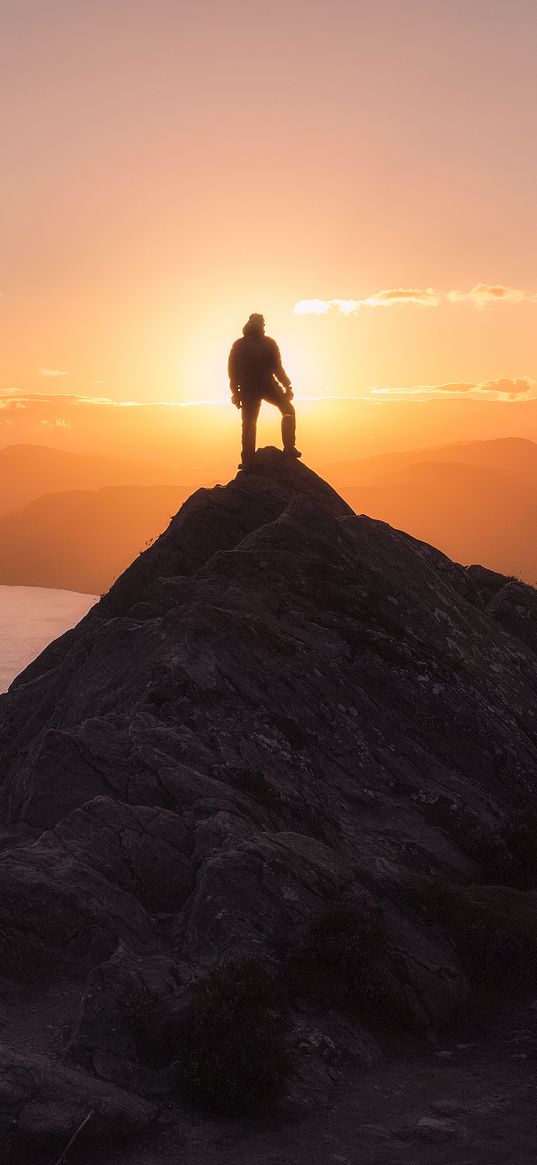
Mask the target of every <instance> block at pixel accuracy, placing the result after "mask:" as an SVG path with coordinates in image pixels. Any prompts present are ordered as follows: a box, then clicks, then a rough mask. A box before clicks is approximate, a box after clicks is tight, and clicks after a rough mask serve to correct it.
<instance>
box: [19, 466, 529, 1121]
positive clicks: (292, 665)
mask: <svg viewBox="0 0 537 1165" xmlns="http://www.w3.org/2000/svg"><path fill="white" fill-rule="evenodd" d="M490 574H491V572H483V571H481V572H480V568H469V569H468V570H465V569H463V568H462V567H460V566H458V565H456V564H454V563H452V562H450V561H449V560H448V559H447V558H445V557H444V556H443V555H442V554H441V553H440V552H438V551H436V550H434V549H433V548H432V547H430V546H427V545H425V544H423V543H420V542H417V541H415V540H414V539H412V538H410V537H409V536H407V535H406V534H403V533H401V532H400V531H397V530H394V529H392V528H391V527H389V526H386V525H384V524H383V523H381V522H377V521H372V520H370V519H368V518H366V517H363V516H361V517H358V516H356V515H355V514H354V513H353V512H352V511H351V510H350V509H349V507H348V506H347V505H346V504H345V503H344V502H343V501H342V499H341V498H340V497H339V496H338V495H337V494H336V493H334V491H333V490H332V489H331V488H330V487H329V486H328V485H327V484H326V483H325V482H323V481H322V480H321V479H320V478H318V477H317V476H316V475H315V474H313V473H312V472H311V471H309V470H308V469H307V468H306V467H305V466H303V465H301V464H298V463H295V462H294V461H290V460H288V459H286V458H284V457H283V455H282V454H279V453H277V452H276V450H271V449H266V450H261V451H260V452H259V453H258V454H257V457H256V461H255V464H254V466H253V467H252V469H251V470H250V471H249V472H248V473H241V474H239V475H238V476H237V478H236V479H235V480H234V481H232V482H231V483H230V484H229V485H227V486H226V487H221V486H217V487H215V488H214V489H211V490H199V491H198V492H197V493H196V494H194V495H193V497H191V498H190V499H189V501H188V502H186V504H185V505H184V506H183V507H182V509H181V510H180V511H179V513H178V514H177V516H176V517H175V518H174V519H173V521H172V523H171V525H170V527H169V528H168V530H167V531H166V533H165V534H164V535H162V537H161V538H160V539H159V540H158V542H157V543H156V544H155V545H154V546H152V547H151V548H150V549H149V550H148V551H146V553H145V554H143V555H142V556H140V557H139V558H138V559H137V560H136V561H135V562H134V563H133V565H132V566H131V567H130V568H129V570H127V571H126V573H125V574H124V575H123V576H122V577H121V578H120V579H119V580H118V582H117V583H116V584H115V585H114V587H113V588H112V590H111V591H110V592H109V593H108V594H107V595H106V596H105V597H104V598H103V599H102V601H101V602H100V603H99V604H98V606H96V607H95V608H93V609H92V610H91V611H90V613H89V614H88V615H87V616H86V618H85V619H84V620H83V621H82V622H81V623H80V624H79V625H78V627H77V628H75V629H74V630H73V631H71V632H68V633H67V634H66V635H65V636H63V637H62V639H60V640H58V641H56V642H55V643H54V644H52V645H51V646H50V647H49V648H47V649H46V651H45V652H43V654H42V655H41V656H40V657H39V659H37V660H36V661H35V662H34V663H33V664H31V665H30V667H29V668H27V669H26V671H25V672H24V673H23V674H22V675H21V676H19V677H18V679H17V680H16V681H15V683H14V684H13V686H12V688H11V690H10V692H9V693H8V694H7V695H6V696H3V697H1V698H0V765H1V769H0V775H1V778H2V785H1V793H0V798H1V800H0V811H1V820H2V825H3V827H4V828H5V831H6V833H5V836H6V839H7V840H6V843H5V845H4V846H3V847H1V848H3V852H2V853H1V854H0V884H1V889H2V892H1V896H0V954H1V962H2V973H4V974H5V975H7V976H9V977H11V978H13V979H15V980H19V981H21V982H26V983H28V981H29V980H31V979H32V977H34V976H41V977H43V976H45V982H46V975H47V974H52V972H53V971H54V972H57V970H58V968H61V969H62V973H64V974H65V975H67V976H84V975H86V974H89V980H88V986H87V988H86V989H85V990H82V992H81V994H82V995H83V998H82V1001H81V1008H80V1015H79V1018H78V1021H77V1023H76V1024H75V1025H74V1028H73V1030H72V1031H71V1032H70V1034H69V1039H68V1047H67V1051H66V1053H65V1054H66V1055H67V1057H68V1059H69V1060H70V1061H71V1062H72V1061H73V1059H75V1060H77V1061H78V1062H79V1063H82V1064H83V1065H84V1069H85V1071H89V1072H90V1073H93V1077H92V1078H94V1077H97V1076H98V1077H100V1078H101V1083H100V1084H99V1087H103V1086H104V1085H103V1084H102V1080H104V1079H106V1080H108V1081H109V1082H112V1084H115V1085H117V1084H120V1085H122V1086H125V1087H128V1088H134V1087H136V1086H138V1087H145V1086H146V1085H147V1080H148V1069H147V1064H146V1065H145V1067H144V1071H143V1072H142V1070H141V1069H140V1075H139V1076H137V1066H136V1065H137V1057H138V1056H139V1054H140V1055H141V1053H140V1038H139V1032H138V1036H137V1037H136V1038H135V1037H134V1036H133V1028H132V1024H130V1021H131V1019H132V1000H133V999H134V1000H135V1001H137V1007H138V1004H139V1005H140V1006H139V1007H138V1011H139V1010H140V1008H141V1007H142V1003H143V1004H144V1006H146V1012H145V1013H144V1014H151V1015H154V1019H155V1024H156V1025H157V1026H158V1025H159V1024H160V1027H161V1029H162V1032H163V1033H165V1031H166V1029H167V1028H168V1030H172V1029H173V1031H177V1033H178V1035H177V1039H178V1040H180V1032H181V1015H182V1013H183V1011H184V1008H185V1006H186V1005H187V1004H186V1003H185V1001H187V1000H188V994H189V991H190V990H191V984H192V982H193V981H195V979H196V978H197V977H198V976H199V975H200V974H201V973H203V972H204V971H206V970H207V969H209V968H210V967H211V966H213V965H215V964H217V963H218V962H219V961H221V960H222V959H223V958H225V957H229V956H233V957H234V958H239V957H240V958H245V959H255V960H257V961H258V962H260V963H262V964H263V966H265V967H267V968H270V969H271V970H272V972H273V973H274V974H280V973H281V970H282V967H285V966H286V960H287V959H288V952H289V949H290V948H291V947H292V946H293V944H294V943H296V942H300V941H301V939H300V936H301V935H302V934H303V933H304V928H307V927H308V925H310V923H311V921H312V920H314V919H315V918H317V917H318V916H319V915H320V914H322V912H323V911H324V912H327V911H328V912H329V911H330V910H333V909H334V908H335V907H336V906H337V904H339V903H340V902H342V901H343V900H344V901H346V902H352V903H355V904H356V903H358V905H359V909H360V910H362V911H363V909H365V907H364V903H366V905H367V910H368V911H372V912H373V913H374V912H381V914H382V927H383V944H384V945H383V950H384V952H385V962H386V965H385V966H383V975H384V978H383V980H382V982H383V991H384V993H385V994H386V990H387V988H386V982H388V981H389V984H391V986H390V991H391V992H392V996H393V990H394V988H393V984H394V983H397V984H398V993H399V997H400V998H399V1001H400V1002H401V1001H403V1003H404V1009H405V1012H406V1013H408V1014H409V1015H411V1016H412V1017H413V1022H414V1024H415V1026H416V1027H417V1028H419V1029H422V1030H424V1031H426V1030H427V1029H428V1028H433V1029H434V1028H435V1027H436V1026H437V1025H440V1024H444V1023H446V1022H449V1020H450V1019H452V1018H454V1017H456V1015H457V1014H458V1008H459V1007H460V1000H461V997H462V996H464V993H465V991H466V990H467V982H466V976H465V971H464V968H463V966H462V965H461V962H460V960H459V958H458V957H457V955H456V953H455V951H454V949H453V946H452V944H451V943H450V942H449V940H448V939H447V938H446V936H445V934H443V933H442V931H441V930H440V929H436V928H431V927H430V926H429V925H428V924H427V921H426V919H425V918H424V916H423V914H420V911H419V910H416V909H413V908H411V907H409V906H408V905H407V904H406V899H405V896H404V894H403V895H402V894H401V887H402V886H403V885H406V884H407V882H408V880H409V879H412V878H413V877H415V876H419V875H422V874H428V875H436V876H438V875H440V876H442V877H444V878H446V879H449V880H450V881H452V882H455V883H456V882H466V883H472V882H480V881H481V882H482V881H484V880H485V879H486V875H485V873H484V870H483V868H482V867H481V865H480V858H479V852H478V847H476V842H475V838H476V829H477V830H478V831H481V833H482V834H483V836H485V835H487V836H488V835H490V834H492V833H494V831H498V830H501V828H502V827H503V826H504V825H505V823H506V822H508V821H510V820H511V819H512V818H513V816H516V815H517V814H520V813H523V812H526V811H527V810H528V808H533V806H534V805H535V800H536V780H535V773H536V771H537V710H536V709H537V701H536V695H537V655H536V654H535V653H536V650H537V633H536V631H535V626H536V612H537V607H536V603H537V600H536V597H535V592H534V591H533V590H532V588H530V587H525V586H522V584H519V583H516V582H514V580H509V579H502V577H501V576H498V575H494V576H491V577H489V576H490ZM453 822H456V823H457V824H456V827H454V825H453ZM375 957H376V956H375ZM386 976H387V978H386ZM392 996H390V997H392ZM129 1000H130V1002H129ZM140 1001H141V1002H140ZM147 1009H149V1010H147ZM340 1010H341V1009H340ZM314 1012H315V1015H314ZM329 1012H330V1008H329V1007H328V1005H327V1004H326V1000H325V1001H324V1002H322V1001H321V1002H318V1003H317V1004H315V1003H314V1002H312V1001H311V1000H310V1001H309V1002H306V1003H304V1001H302V1002H300V1001H299V1002H298V1003H297V1002H296V1001H295V1002H293V1004H292V1007H291V1019H290V1025H291V1029H292V1031H294V1033H295V1035H294V1036H293V1035H291V1037H290V1039H291V1043H292V1042H293V1039H295V1044H296V1033H297V1032H298V1031H299V1030H300V1032H301V1033H302V1034H301V1041H300V1046H301V1048H302V1049H304V1048H305V1047H307V1046H309V1045H308V1038H307V1033H306V1035H304V1031H305V1028H307V1027H308V1022H309V1020H308V1016H310V1017H311V1025H312V1026H311V1030H312V1031H313V1030H314V1031H315V1033H317V1034H316V1036H315V1039H312V1040H311V1041H310V1044H311V1049H312V1051H311V1057H310V1058H312V1059H315V1054H316V1053H315V1047H319V1046H320V1045H321V1044H322V1042H323V1039H328V1040H331V1041H332V1043H333V1036H334V1033H335V1032H338V1031H340V1030H341V1026H342V1022H343V1021H342V1020H341V1017H339V1018H338V1017H337V1016H332V1019H331V1018H330V1015H329ZM332 1021H333V1022H332ZM352 1022H353V1024H354V1029H353V1030H354V1037H353V1036H352V1034H349V1022H348V1018H347V1020H345V1023H344V1025H343V1026H344V1027H345V1033H346V1035H345V1041H344V1042H345V1044H346V1046H351V1045H352V1044H353V1039H354V1044H355V1045H356V1047H357V1048H358V1049H364V1051H363V1057H362V1059H363V1062H364V1063H370V1062H371V1060H372V1059H374V1057H375V1055H376V1054H378V1043H377V1042H376V1041H377V1039H378V1031H376V1029H375V1025H374V1023H372V1024H369V1023H368V1014H367V1007H365V1008H364V1007H362V1008H361V1010H360V1009H358V1013H356V1014H355V1015H354V1019H353V1021H352ZM129 1024H130V1027H129ZM331 1024H332V1026H331ZM174 1025H175V1027H174ZM351 1026H352V1025H351ZM136 1030H137V1031H138V1029H136ZM323 1032H324V1033H325V1035H323V1034H322V1033H323ZM114 1033H115V1034H114ZM319 1033H321V1034H320V1035H319ZM330 1033H332V1034H330ZM116 1037H117V1038H116ZM317 1037H318V1038H317ZM163 1038H164V1037H163ZM142 1042H143V1041H142ZM375 1049H377V1051H375ZM7 1054H8V1053H7V1052H6V1055H7ZM9 1054H10V1055H11V1052H10V1053H9ZM176 1054H177V1055H178V1056H180V1048H178V1049H177V1050H176ZM356 1055H357V1057H358V1059H360V1052H357V1053H356ZM157 1059H158V1057H157ZM171 1060H173V1055H172V1053H170V1055H169V1056H168V1061H171ZM165 1061H166V1056H165V1055H164V1054H163V1056H162V1058H161V1062H160V1063H158V1064H157V1065H156V1067H155V1065H154V1067H155V1072H156V1074H157V1075H158V1073H159V1072H160V1073H161V1075H162V1071H163V1070H164V1069H163V1063H164V1062H165ZM34 1069H35V1071H37V1069H36V1068H35V1066H33V1067H32V1071H34ZM51 1070H52V1069H51ZM40 1071H41V1069H40ZM57 1071H58V1072H59V1073H61V1072H68V1071H71V1069H70V1068H69V1069H67V1068H63V1067H61V1069H60V1067H58V1069H57ZM58 1079H60V1076H58ZM112 1084H111V1085H110V1086H112ZM55 1087H56V1085H55ZM96 1087H97V1085H96ZM47 1103H48V1102H47ZM1 1104H2V1101H1V1098H0V1109H1ZM82 1107H84V1106H83V1105H82ZM77 1116H78V1110H77ZM21 1120H22V1118H21ZM67 1123H69V1122H67ZM67 1123H66V1124H65V1128H66V1129H67ZM22 1124H24V1128H25V1130H26V1132H27V1126H28V1121H27V1119H26V1117H25V1118H24V1120H22ZM21 1127H22V1125H21Z"/></svg>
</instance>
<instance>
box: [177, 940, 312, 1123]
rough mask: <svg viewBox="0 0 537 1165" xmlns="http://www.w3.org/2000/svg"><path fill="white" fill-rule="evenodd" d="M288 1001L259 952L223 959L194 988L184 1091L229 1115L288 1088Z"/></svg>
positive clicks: (184, 1045)
mask: <svg viewBox="0 0 537 1165" xmlns="http://www.w3.org/2000/svg"><path fill="white" fill-rule="evenodd" d="M285 1027H286V1006H285V999H284V998H283V997H282V994H281V992H280V991H279V989H278V986H277V984H276V983H275V981H274V979H273V978H272V976H271V975H269V974H268V973H267V972H266V971H265V970H264V969H263V968H262V967H261V966H259V964H258V963H256V962H255V961H254V960H253V959H245V960H242V961H228V962H226V963H223V964H221V965H220V966H218V967H215V968H214V969H213V970H212V971H211V972H210V973H209V974H208V975H207V977H206V978H205V979H203V980H201V981H200V982H199V983H198V984H197V985H196V987H195V989H194V994H193V1000H192V1005H191V1007H190V1008H189V1014H188V1017H187V1018H186V1021H185V1024H184V1026H183V1029H182V1032H181V1046H180V1048H178V1053H179V1075H180V1084H181V1089H182V1091H183V1092H184V1093H185V1094H186V1095H187V1096H188V1097H189V1099H191V1100H192V1101H194V1102H195V1103H196V1104H198V1105H201V1106H202V1107H204V1108H206V1109H208V1110H210V1111H213V1112H219V1113H223V1114H225V1115H228V1116H238V1115H241V1114H243V1113H251V1112H252V1111H255V1110H257V1109H258V1108H259V1107H260V1106H261V1105H262V1104H264V1103H265V1102H267V1101H269V1100H271V1099H273V1098H275V1097H277V1096H278V1095H279V1094H280V1093H281V1092H282V1090H283V1088H284V1085H285V1081H286V1078H287V1075H288V1072H289V1061H288V1054H287V1049H286V1043H285Z"/></svg>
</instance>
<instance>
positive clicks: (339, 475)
mask: <svg viewBox="0 0 537 1165" xmlns="http://www.w3.org/2000/svg"><path fill="white" fill-rule="evenodd" d="M326 473H327V477H328V478H329V480H330V481H331V482H333V483H334V485H335V486H336V487H337V488H338V489H339V490H340V491H341V493H342V495H343V497H344V498H345V499H346V501H348V502H349V504H350V505H351V506H352V507H353V509H354V510H356V511H357V512H358V513H362V512H363V513H367V514H369V515H370V516H371V517H374V518H380V519H382V520H383V521H386V522H389V523H390V525H392V526H396V527H399V528H402V529H404V530H408V531H409V533H411V534H412V535H413V536H414V537H417V538H422V539H424V540H425V541H428V542H432V543H434V545H436V546H438V547H439V548H440V549H441V550H443V551H444V552H445V553H447V554H449V555H450V557H451V558H455V559H456V560H457V561H459V562H462V563H469V562H476V561H479V562H482V563H484V564H486V565H487V566H489V567H491V568H492V569H494V570H499V571H501V572H503V573H505V574H514V575H517V576H520V577H522V578H523V579H525V580H526V581H527V582H531V583H534V582H535V579H537V546H536V545H535V540H534V531H535V527H536V520H537V445H536V444H534V442H532V441H526V440H523V439H521V438H503V439H499V440H494V441H471V442H470V441H469V442H464V443H460V444H457V445H445V446H440V447H438V448H436V449H435V448H433V449H418V450H412V451H409V452H403V453H389V454H383V455H380V456H376V457H367V458H362V459H360V460H356V461H348V462H340V463H339V464H335V465H331V466H330V467H329V468H328V469H327V470H326Z"/></svg>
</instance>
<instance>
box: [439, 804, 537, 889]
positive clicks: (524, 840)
mask: <svg viewBox="0 0 537 1165" xmlns="http://www.w3.org/2000/svg"><path fill="white" fill-rule="evenodd" d="M423 815H424V817H425V820H426V821H427V822H428V824H429V825H435V826H437V827H438V828H439V829H442V830H443V832H444V833H446V834H447V835H448V837H450V838H451V839H452V841H454V842H455V845H457V846H458V848H459V849H460V850H462V852H463V853H465V854H466V855H467V856H468V857H469V858H471V859H472V861H474V862H476V864H477V865H478V866H479V867H480V869H481V872H482V875H483V878H484V880H485V881H487V882H488V883H494V884H497V885H502V886H513V887H515V888H517V889H520V890H531V889H533V888H536V887H537V813H535V812H533V811H531V810H530V811H528V812H525V813H515V814H514V815H513V816H512V817H511V818H509V819H508V820H506V821H504V822H502V823H499V824H498V826H497V827H496V828H492V827H487V826H485V825H483V824H482V822H480V821H479V819H478V818H477V817H476V816H475V814H473V813H471V812H470V810H468V809H466V807H465V806H462V805H458V804H457V803H456V802H454V801H451V800H450V799H449V798H448V797H446V796H445V795H444V794H442V795H441V796H440V797H437V798H436V800H435V801H433V802H431V803H430V804H429V805H426V806H425V807H424V810H423Z"/></svg>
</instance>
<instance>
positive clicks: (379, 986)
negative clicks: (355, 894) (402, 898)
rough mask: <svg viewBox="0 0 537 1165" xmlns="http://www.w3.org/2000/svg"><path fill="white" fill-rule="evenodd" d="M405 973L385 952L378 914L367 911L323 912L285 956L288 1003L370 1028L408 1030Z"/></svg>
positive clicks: (392, 955) (371, 908)
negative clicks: (345, 1016)
mask: <svg viewBox="0 0 537 1165" xmlns="http://www.w3.org/2000/svg"><path fill="white" fill-rule="evenodd" d="M405 978H406V973H405V970H404V967H403V965H402V962H401V960H400V959H398V958H397V956H396V954H395V952H393V951H391V950H390V945H389V942H388V939H387V935H386V931H385V928H384V924H383V917H382V911H381V910H380V909H379V908H376V907H374V906H372V905H369V904H367V905H365V906H364V905H363V904H359V905H356V904H354V903H352V904H348V905H347V904H342V905H339V906H332V907H330V906H329V907H326V908H325V909H324V910H322V911H321V912H320V913H319V914H318V915H317V916H316V917H314V918H313V919H312V920H311V921H310V923H309V924H308V926H307V927H306V929H305V931H304V932H303V934H302V936H301V937H300V939H299V940H298V942H297V943H296V945H295V946H294V948H293V949H292V950H291V952H290V954H289V958H288V962H287V980H288V983H289V990H290V993H291V995H292V996H293V997H295V998H299V999H303V1000H307V1001H308V1002H310V1003H314V1004H315V1005H316V1006H324V1007H330V1008H332V1007H333V1008H336V1009H338V1010H340V1011H343V1012H347V1013H351V1014H354V1015H356V1016H358V1017H359V1018H360V1019H363V1020H367V1021H368V1023H371V1025H372V1026H373V1028H376V1029H379V1028H384V1029H386V1028H389V1029H392V1030H394V1029H397V1030H401V1029H405V1028H412V1027H413V1026H414V1021H413V1016H412V1009H411V1007H410V1005H409V1002H408V1000H407V998H406V996H405V990H404V982H403V981H404V979H405Z"/></svg>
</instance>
